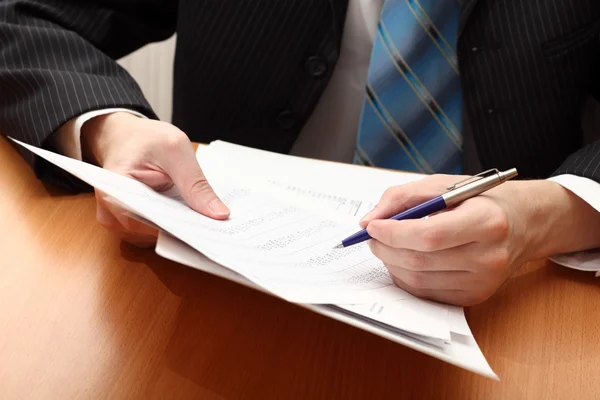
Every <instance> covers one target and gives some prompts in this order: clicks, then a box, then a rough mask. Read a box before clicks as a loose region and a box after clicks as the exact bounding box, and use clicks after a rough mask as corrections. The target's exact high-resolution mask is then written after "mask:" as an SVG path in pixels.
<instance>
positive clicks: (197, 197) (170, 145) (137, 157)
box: [81, 112, 229, 247]
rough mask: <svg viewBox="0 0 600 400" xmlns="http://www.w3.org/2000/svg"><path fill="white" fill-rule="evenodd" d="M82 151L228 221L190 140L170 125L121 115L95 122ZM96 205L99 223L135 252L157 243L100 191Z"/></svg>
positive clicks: (151, 231) (97, 161)
mask: <svg viewBox="0 0 600 400" xmlns="http://www.w3.org/2000/svg"><path fill="white" fill-rule="evenodd" d="M81 146H82V151H83V155H84V159H87V160H89V161H91V162H93V163H95V164H97V165H99V166H101V167H103V168H105V169H107V170H110V171H113V172H115V173H118V174H120V175H124V176H127V177H129V178H133V179H136V180H138V181H140V182H142V183H144V184H146V185H148V186H150V187H152V188H153V189H154V190H156V191H159V192H160V191H166V190H169V189H171V188H173V186H175V187H176V188H177V189H178V190H179V192H180V194H181V196H182V197H183V198H184V199H185V201H186V202H187V204H188V205H189V206H190V207H191V208H192V209H194V210H195V211H197V212H199V213H201V214H204V215H206V216H207V217H211V218H214V219H226V218H228V217H229V209H228V208H227V206H226V205H225V204H223V202H222V201H221V200H220V199H219V197H218V196H217V195H216V194H215V192H214V191H213V189H212V188H211V186H210V185H209V183H208V181H207V180H206V178H205V177H204V174H203V172H202V170H201V169H200V165H199V164H198V162H197V160H196V155H195V152H194V148H193V146H192V144H191V142H190V140H189V139H188V137H187V136H186V134H185V133H183V132H182V131H180V130H179V129H177V128H176V127H175V126H173V125H171V124H169V123H166V122H161V121H155V120H149V119H143V118H139V117H137V116H134V115H133V114H128V113H120V112H117V113H114V114H108V115H103V116H99V117H96V118H93V119H91V120H90V121H88V122H86V123H85V124H84V125H83V127H82V130H81ZM96 202H97V213H96V217H97V219H98V222H99V223H100V224H101V225H103V226H104V227H106V228H107V229H109V230H110V231H112V232H114V233H115V234H116V235H117V236H118V237H119V238H121V239H123V240H125V241H127V242H129V243H131V244H134V245H136V246H139V247H150V246H152V245H154V244H155V243H156V238H157V234H158V232H157V231H156V229H154V228H151V227H149V226H148V225H145V224H143V223H141V222H138V221H136V220H134V219H132V218H129V217H128V216H126V214H125V210H124V209H122V208H121V207H119V206H118V205H116V204H115V203H114V202H111V201H110V198H107V197H106V195H105V194H104V193H102V192H100V191H98V190H96Z"/></svg>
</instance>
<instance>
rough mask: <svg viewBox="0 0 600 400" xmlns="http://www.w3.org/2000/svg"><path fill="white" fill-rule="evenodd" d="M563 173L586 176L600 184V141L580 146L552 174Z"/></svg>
mask: <svg viewBox="0 0 600 400" xmlns="http://www.w3.org/2000/svg"><path fill="white" fill-rule="evenodd" d="M564 174H570V175H577V176H580V177H583V178H588V179H591V180H593V181H596V182H598V183H599V184H600V141H596V142H594V143H591V144H589V145H587V146H585V147H582V148H581V149H579V150H578V151H576V152H575V153H573V154H571V155H570V156H569V157H568V158H567V159H566V160H565V161H564V162H563V163H562V165H561V166H560V167H559V168H558V169H557V170H556V171H555V172H554V174H553V175H554V176H557V175H564Z"/></svg>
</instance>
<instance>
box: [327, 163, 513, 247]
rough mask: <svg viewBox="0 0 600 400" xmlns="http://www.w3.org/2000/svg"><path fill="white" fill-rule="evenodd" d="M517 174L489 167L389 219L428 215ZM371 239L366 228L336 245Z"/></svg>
mask: <svg viewBox="0 0 600 400" xmlns="http://www.w3.org/2000/svg"><path fill="white" fill-rule="evenodd" d="M515 176H517V170H516V169H515V168H512V169H509V170H507V171H504V172H499V171H498V170H497V169H495V168H494V169H489V170H487V171H484V172H481V173H479V174H477V175H475V176H472V177H469V178H467V179H464V180H462V181H460V182H457V183H455V184H453V185H450V186H448V187H447V190H448V193H444V194H442V195H439V196H437V197H434V198H433V199H431V200H428V201H426V202H425V203H422V204H419V205H418V206H415V207H412V208H409V209H408V210H406V211H403V212H401V213H400V214H396V215H394V216H393V217H391V218H389V219H395V220H397V221H400V220H403V219H417V218H423V217H426V216H428V215H431V214H433V213H436V212H438V211H442V210H443V209H445V208H449V207H452V206H454V205H456V204H458V203H460V202H462V201H465V200H467V199H469V198H471V197H474V196H477V195H479V194H481V193H483V192H485V191H486V190H490V189H492V188H494V187H496V186H498V185H500V184H501V183H504V182H506V181H507V180H509V179H512V178H514V177H515ZM369 239H371V236H370V235H369V233H368V232H367V230H366V229H363V230H361V231H359V232H356V233H355V234H353V235H351V236H348V237H347V238H346V239H344V240H342V241H341V242H340V243H338V244H337V246H335V248H336V249H341V248H344V247H349V246H352V245H355V244H358V243H361V242H364V241H365V240H369Z"/></svg>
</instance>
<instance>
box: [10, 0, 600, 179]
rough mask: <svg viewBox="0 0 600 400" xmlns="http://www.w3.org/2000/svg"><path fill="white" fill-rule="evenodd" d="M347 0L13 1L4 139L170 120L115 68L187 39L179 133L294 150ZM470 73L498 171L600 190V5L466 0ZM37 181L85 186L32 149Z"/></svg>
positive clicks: (327, 69)
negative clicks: (598, 185)
mask: <svg viewBox="0 0 600 400" xmlns="http://www.w3.org/2000/svg"><path fill="white" fill-rule="evenodd" d="M346 7H347V0H286V1H280V0H258V1H242V0H179V1H176V0H96V1H91V0H87V1H86V0H0V130H1V131H3V132H4V133H5V134H9V135H12V136H14V137H16V138H18V139H20V140H22V141H25V142H28V143H32V144H34V145H37V146H40V145H47V143H46V139H47V138H48V136H49V135H51V134H52V133H53V132H54V131H55V130H56V129H57V128H58V127H59V126H60V125H61V124H63V123H64V122H65V121H67V120H69V119H70V118H73V117H74V116H77V115H79V114H81V113H83V112H85V111H89V110H93V109H98V108H105V107H114V106H123V107H130V108H133V109H136V110H138V111H141V112H143V113H145V114H146V115H148V116H150V117H156V116H155V114H154V113H153V111H152V109H151V108H150V106H149V104H148V103H147V101H146V100H145V99H144V96H143V95H142V93H141V91H140V89H139V87H138V86H137V84H136V83H135V81H134V80H133V79H132V78H131V77H130V76H129V75H128V74H127V73H126V72H125V71H124V70H123V69H121V68H120V67H119V66H118V65H117V64H116V63H115V62H114V60H115V59H117V58H120V57H122V56H124V55H126V54H128V53H130V52H132V51H133V50H135V49H138V48H139V47H141V46H143V45H144V44H146V43H149V42H152V41H159V40H163V39H166V38H167V37H169V36H171V35H172V34H173V33H174V32H177V34H178V41H177V53H176V61H175V79H174V89H173V90H174V109H173V123H174V124H175V125H177V126H179V127H180V128H181V129H183V130H184V131H185V132H187V134H188V135H189V136H190V138H191V139H192V140H194V141H200V142H209V141H211V140H213V139H217V138H218V139H223V140H227V141H231V142H235V143H240V144H244V145H249V146H254V147H258V148H263V149H268V150H272V151H278V152H287V151H289V150H290V148H291V146H292V144H293V143H294V141H295V139H296V137H297V135H298V133H299V131H300V130H301V128H302V125H303V123H304V122H305V121H306V119H307V118H308V116H309V115H310V113H311V112H312V110H313V108H314V106H315V104H316V103H317V100H318V99H319V97H320V95H321V93H322V91H323V89H324V88H325V87H326V85H327V83H328V80H329V77H330V76H331V73H332V71H333V69H334V66H335V64H336V60H337V57H338V52H339V45H340V40H341V36H342V30H343V24H344V19H345V13H346ZM462 8H463V11H462V17H461V23H460V38H459V48H458V55H459V64H460V70H461V79H462V83H463V85H462V86H463V90H464V101H465V109H466V118H467V119H468V125H469V126H470V129H471V133H472V135H473V138H474V141H475V145H476V148H477V153H478V155H479V159H480V162H481V164H482V166H483V167H484V168H489V167H498V168H509V167H513V166H514V167H517V168H518V169H519V172H520V174H521V177H531V178H538V177H542V178H544V177H548V176H549V175H552V174H556V173H573V174H577V175H581V176H586V177H589V178H592V179H595V180H596V181H599V182H600V143H598V142H596V143H594V144H591V145H588V146H585V145H584V142H583V135H582V129H581V123H580V115H581V111H582V109H583V102H584V99H585V98H586V96H588V95H597V94H598V93H599V91H598V89H599V86H600V68H599V67H600V65H599V62H600V59H599V58H600V2H599V1H598V0H578V1H571V0H553V1H546V0H537V1H534V0H464V2H463V7H462ZM24 155H25V157H27V159H28V160H29V161H30V163H31V164H32V165H33V166H34V168H35V170H36V172H37V173H38V176H39V177H40V178H41V179H45V180H48V181H56V180H58V181H60V182H59V183H62V184H63V185H65V184H66V185H67V186H71V187H72V188H77V186H76V183H77V181H76V180H74V179H68V178H65V177H64V176H63V177H60V178H59V177H58V176H59V175H57V173H56V171H55V170H54V169H53V168H52V167H50V166H49V165H47V164H46V163H43V162H40V161H39V160H36V159H35V158H34V157H32V156H31V155H30V154H28V153H24Z"/></svg>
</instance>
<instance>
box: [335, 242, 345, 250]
mask: <svg viewBox="0 0 600 400" xmlns="http://www.w3.org/2000/svg"><path fill="white" fill-rule="evenodd" d="M343 248H344V244H343V243H342V242H339V243H338V244H336V245H335V247H334V249H343Z"/></svg>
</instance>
